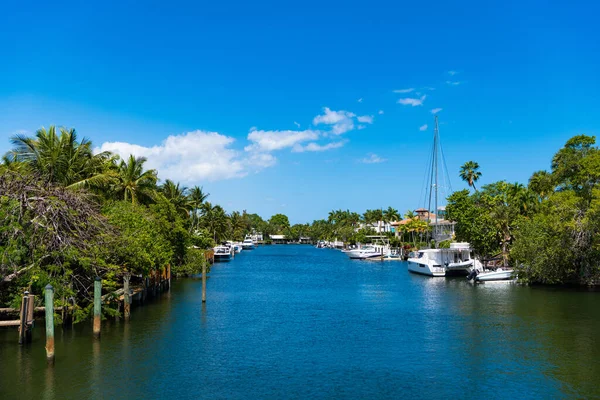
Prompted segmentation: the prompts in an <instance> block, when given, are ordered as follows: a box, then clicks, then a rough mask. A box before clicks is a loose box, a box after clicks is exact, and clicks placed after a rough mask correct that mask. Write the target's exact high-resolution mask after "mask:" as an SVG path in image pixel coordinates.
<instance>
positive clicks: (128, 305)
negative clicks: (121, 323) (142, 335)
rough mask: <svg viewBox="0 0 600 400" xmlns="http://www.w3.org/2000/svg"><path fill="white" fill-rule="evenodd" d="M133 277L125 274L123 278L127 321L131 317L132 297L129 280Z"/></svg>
mask: <svg viewBox="0 0 600 400" xmlns="http://www.w3.org/2000/svg"><path fill="white" fill-rule="evenodd" d="M130 278H131V275H129V274H125V276H124V277H123V317H125V321H129V317H130V316H131V297H130V295H129V293H130V292H129V279H130Z"/></svg>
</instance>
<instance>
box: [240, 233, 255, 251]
mask: <svg viewBox="0 0 600 400" xmlns="http://www.w3.org/2000/svg"><path fill="white" fill-rule="evenodd" d="M242 248H243V249H244V250H252V249H253V248H254V241H253V240H252V239H251V238H250V237H249V236H246V239H244V241H243V242H242Z"/></svg>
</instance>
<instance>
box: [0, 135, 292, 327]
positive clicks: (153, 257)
mask: <svg viewBox="0 0 600 400" xmlns="http://www.w3.org/2000/svg"><path fill="white" fill-rule="evenodd" d="M11 142H12V145H13V148H12V149H11V150H10V151H9V152H8V153H7V154H5V155H4V156H3V158H2V163H1V164H0V305H4V306H12V307H18V306H19V301H20V300H19V298H20V296H21V295H22V293H23V291H24V290H29V292H30V293H33V294H36V295H38V299H39V298H41V296H40V295H41V294H42V293H43V288H44V287H45V286H46V285H47V284H49V283H50V284H52V285H53V286H54V288H55V298H56V299H57V304H56V306H63V305H67V303H68V304H69V305H74V308H75V313H74V314H75V319H76V320H81V319H84V318H86V317H87V316H88V315H89V312H90V307H91V304H90V300H91V299H92V292H93V280H94V278H95V277H96V276H100V277H101V278H102V280H103V287H104V288H106V290H107V291H108V292H110V291H111V290H113V289H117V288H118V287H120V286H121V282H122V278H123V275H124V274H132V275H133V277H134V278H135V277H138V278H140V277H144V276H148V275H149V274H150V273H151V272H153V271H163V270H164V269H165V268H166V266H167V265H169V266H170V267H171V270H172V272H173V273H174V274H192V273H196V272H198V271H199V269H200V268H201V265H202V263H203V262H204V254H203V251H202V250H203V249H210V248H212V247H213V246H214V245H215V244H216V243H218V242H220V241H223V240H227V239H230V240H243V238H244V236H245V235H246V234H248V233H251V232H252V231H254V230H258V231H261V230H264V231H265V233H268V232H274V231H278V230H282V229H284V228H283V225H287V226H289V222H287V217H285V216H281V215H275V216H273V217H272V218H271V219H270V220H269V221H264V220H263V219H262V218H261V217H260V216H258V215H256V214H249V213H246V212H245V211H244V212H242V213H240V212H232V213H230V214H228V213H226V212H225V210H224V209H223V208H222V207H221V206H219V205H214V204H211V203H210V202H209V201H207V198H208V197H209V194H208V193H206V192H204V191H203V190H202V188H201V187H193V188H186V187H183V186H181V185H180V184H179V183H175V182H172V181H170V180H166V181H164V182H162V183H159V179H158V174H157V171H155V170H152V169H146V168H145V162H146V159H145V158H143V157H134V156H130V157H128V158H127V159H124V160H123V159H120V158H119V157H118V156H116V155H115V154H112V153H109V152H102V153H98V154H94V152H93V147H92V143H91V142H90V141H89V140H87V139H81V140H79V138H78V136H77V133H76V132H75V130H73V129H64V128H55V127H54V126H52V127H50V128H49V129H47V130H46V129H40V130H38V131H37V132H36V134H35V135H34V136H32V137H29V136H24V135H17V136H15V137H13V138H12V139H11ZM107 309H108V310H110V309H109V308H107Z"/></svg>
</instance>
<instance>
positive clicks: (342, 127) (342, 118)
mask: <svg viewBox="0 0 600 400" xmlns="http://www.w3.org/2000/svg"><path fill="white" fill-rule="evenodd" d="M323 111H324V114H323V115H317V116H316V117H315V118H313V124H314V125H319V124H325V125H332V127H331V133H333V134H334V135H341V134H343V133H346V132H348V131H351V130H353V129H354V121H353V118H354V117H356V114H354V113H351V112H349V111H344V110H340V111H332V110H331V109H330V108H329V107H325V108H324V109H323Z"/></svg>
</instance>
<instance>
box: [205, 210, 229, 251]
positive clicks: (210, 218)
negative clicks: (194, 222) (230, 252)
mask: <svg viewBox="0 0 600 400" xmlns="http://www.w3.org/2000/svg"><path fill="white" fill-rule="evenodd" d="M227 223H228V221H227V214H225V210H223V208H222V207H221V206H219V205H216V206H213V205H212V204H210V203H209V202H208V201H207V202H206V203H204V204H203V205H202V225H203V226H204V227H205V228H206V229H208V231H209V232H210V233H212V234H213V239H214V240H215V242H218V241H221V240H222V239H224V238H225V235H226V233H227V230H228V226H227V225H228V224H227Z"/></svg>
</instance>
